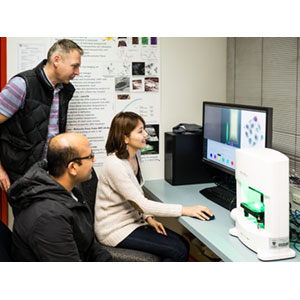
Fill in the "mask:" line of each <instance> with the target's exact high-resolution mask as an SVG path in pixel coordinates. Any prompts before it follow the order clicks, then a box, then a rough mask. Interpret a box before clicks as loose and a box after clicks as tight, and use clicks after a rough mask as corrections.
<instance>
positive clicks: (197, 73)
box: [143, 38, 227, 179]
mask: <svg viewBox="0 0 300 300" xmlns="http://www.w3.org/2000/svg"><path fill="white" fill-rule="evenodd" d="M226 45H227V42H226V38H161V128H160V153H161V160H160V162H145V163H144V164H143V170H144V175H145V178H146V179H161V178H164V132H166V131H172V127H174V126H175V125H177V124H179V123H196V124H200V125H201V124H202V102H203V100H210V101H219V102H226Z"/></svg>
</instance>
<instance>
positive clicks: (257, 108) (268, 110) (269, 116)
mask: <svg viewBox="0 0 300 300" xmlns="http://www.w3.org/2000/svg"><path fill="white" fill-rule="evenodd" d="M206 105H212V106H216V107H220V108H222V107H224V108H236V109H244V110H255V111H259V112H266V148H272V134H273V132H272V131H273V129H272V126H273V108H272V107H265V106H254V105H245V104H235V103H222V102H211V101H203V105H202V128H203V141H202V142H203V143H202V147H203V149H202V150H203V151H202V153H203V155H202V161H203V162H204V163H205V164H207V165H209V166H212V167H214V168H216V169H218V170H221V171H224V172H226V173H227V174H230V175H233V176H235V169H231V168H228V167H226V166H223V165H221V164H220V165H219V164H217V163H214V162H213V161H211V160H208V159H207V158H206V157H204V153H205V150H206V149H204V147H205V146H206V144H205V142H204V141H205V137H204V131H205V106H206Z"/></svg>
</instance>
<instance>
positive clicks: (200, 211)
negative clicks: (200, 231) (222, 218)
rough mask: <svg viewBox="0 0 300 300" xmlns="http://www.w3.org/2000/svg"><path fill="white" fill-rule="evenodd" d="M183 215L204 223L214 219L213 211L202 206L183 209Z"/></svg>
mask: <svg viewBox="0 0 300 300" xmlns="http://www.w3.org/2000/svg"><path fill="white" fill-rule="evenodd" d="M182 215H183V216H189V217H194V218H198V219H200V220H203V221H209V220H212V218H213V217H214V215H213V213H212V211H211V210H210V209H209V208H208V207H206V206H201V205H195V206H184V207H182Z"/></svg>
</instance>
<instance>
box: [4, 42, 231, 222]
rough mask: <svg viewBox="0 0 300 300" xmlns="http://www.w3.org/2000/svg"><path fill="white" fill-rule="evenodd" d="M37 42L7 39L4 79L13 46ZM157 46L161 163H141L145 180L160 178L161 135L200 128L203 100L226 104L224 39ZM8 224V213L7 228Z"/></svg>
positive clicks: (12, 67)
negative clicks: (193, 126) (185, 127)
mask: <svg viewBox="0 0 300 300" xmlns="http://www.w3.org/2000/svg"><path fill="white" fill-rule="evenodd" d="M41 40H42V42H44V43H48V39H47V38H8V39H7V62H8V63H7V69H8V74H7V78H8V79H9V78H10V77H12V76H13V75H15V74H16V68H17V63H16V59H17V52H16V51H17V50H16V43H18V42H41ZM160 42H161V78H160V80H161V85H160V86H161V126H160V149H159V151H160V154H161V155H160V158H161V159H160V161H157V162H145V163H143V166H142V168H143V171H144V177H145V179H146V180H147V179H148V180H149V179H162V178H164V132H166V131H172V127H174V126H175V125H177V124H179V123H196V124H199V125H201V124H202V102H203V101H204V100H206V101H208V100H209V101H222V102H225V101H226V47H227V42H226V38H161V39H160ZM49 46H51V45H49ZM48 48H49V47H47V49H48ZM45 56H46V53H45ZM12 220H13V218H12V214H11V213H10V216H9V226H10V227H11V226H12Z"/></svg>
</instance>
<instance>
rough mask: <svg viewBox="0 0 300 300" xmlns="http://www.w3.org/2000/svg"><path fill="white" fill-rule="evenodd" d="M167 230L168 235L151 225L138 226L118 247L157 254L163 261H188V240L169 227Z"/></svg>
mask: <svg viewBox="0 0 300 300" xmlns="http://www.w3.org/2000/svg"><path fill="white" fill-rule="evenodd" d="M165 230H166V232H167V235H163V234H161V233H157V232H156V231H155V229H154V228H153V227H151V226H141V227H138V228H137V229H135V230H134V231H133V232H132V233H131V234H130V235H129V236H128V237H127V238H125V239H124V240H123V241H122V242H121V243H119V244H118V245H117V247H120V248H127V249H134V250H140V251H144V252H148V253H152V254H156V255H158V256H160V257H161V258H162V260H163V261H187V260H188V256H189V244H188V242H187V241H186V240H185V239H184V238H183V237H181V236H180V235H179V234H177V233H176V232H174V231H172V230H170V229H168V228H165Z"/></svg>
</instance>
